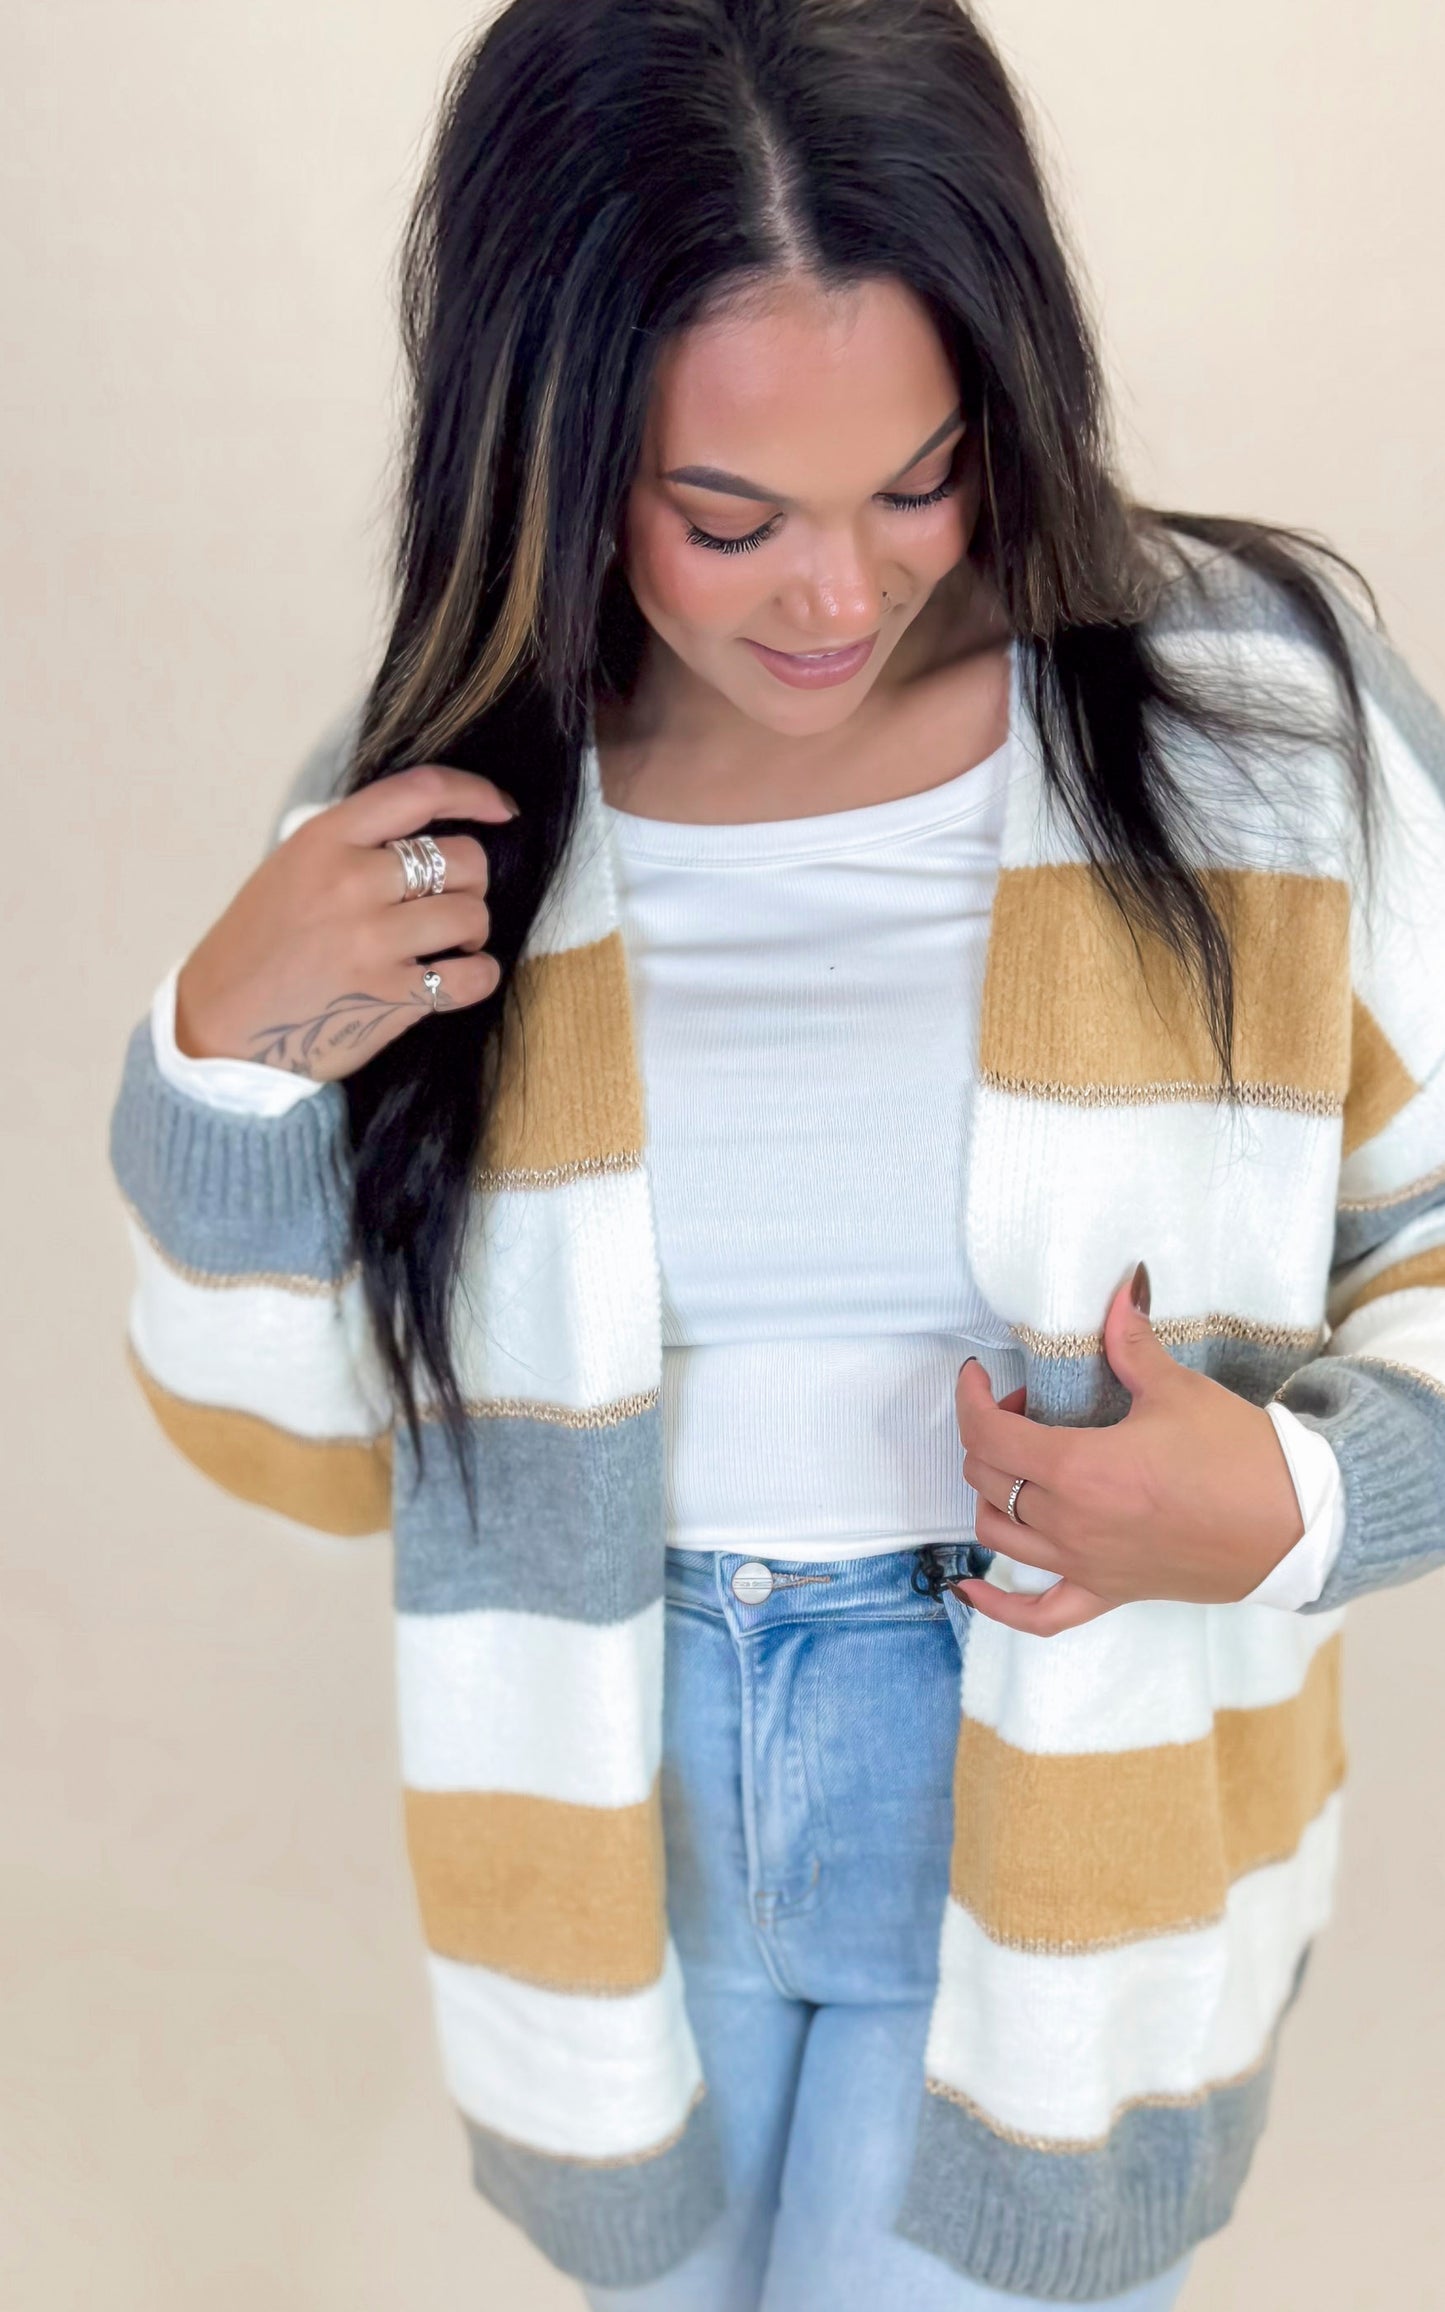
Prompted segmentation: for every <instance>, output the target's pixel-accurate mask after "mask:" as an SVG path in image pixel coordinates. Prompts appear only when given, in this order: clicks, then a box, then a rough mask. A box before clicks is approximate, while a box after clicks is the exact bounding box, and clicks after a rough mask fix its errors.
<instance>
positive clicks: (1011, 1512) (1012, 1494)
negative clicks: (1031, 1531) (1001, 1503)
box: [1004, 1477, 1028, 1525]
mask: <svg viewBox="0 0 1445 2312" xmlns="http://www.w3.org/2000/svg"><path fill="white" fill-rule="evenodd" d="M1027 1483H1028V1479H1027V1478H1026V1477H1016V1478H1015V1479H1014V1481H1013V1483H1012V1485H1011V1486H1010V1487H1009V1489H1008V1507H1007V1508H1006V1509H1005V1511H1004V1515H1005V1517H1011V1518H1012V1519H1013V1521H1014V1524H1015V1525H1022V1524H1023V1519H1022V1518H1021V1517H1020V1515H1019V1513H1018V1506H1017V1504H1018V1497H1019V1495H1020V1494H1021V1493H1022V1492H1023V1489H1024V1487H1025V1486H1026V1485H1027Z"/></svg>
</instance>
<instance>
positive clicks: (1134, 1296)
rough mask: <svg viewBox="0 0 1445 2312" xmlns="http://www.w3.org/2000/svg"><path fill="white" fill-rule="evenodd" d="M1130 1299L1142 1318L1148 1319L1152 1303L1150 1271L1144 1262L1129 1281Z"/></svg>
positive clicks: (1141, 1262)
mask: <svg viewBox="0 0 1445 2312" xmlns="http://www.w3.org/2000/svg"><path fill="white" fill-rule="evenodd" d="M1129 1298H1130V1300H1131V1301H1132V1302H1133V1303H1134V1306H1135V1308H1136V1309H1137V1310H1138V1311H1139V1314H1140V1316H1141V1317H1147V1316H1148V1314H1149V1303H1150V1292H1149V1271H1148V1269H1147V1268H1146V1267H1145V1266H1144V1263H1143V1261H1142V1260H1141V1261H1140V1263H1139V1266H1138V1267H1137V1268H1136V1269H1135V1271H1134V1274H1133V1276H1132V1277H1131V1278H1130V1280H1129Z"/></svg>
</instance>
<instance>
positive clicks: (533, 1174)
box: [476, 1152, 642, 1194]
mask: <svg viewBox="0 0 1445 2312" xmlns="http://www.w3.org/2000/svg"><path fill="white" fill-rule="evenodd" d="M641 1169H642V1156H641V1153H640V1152H638V1153H636V1154H624V1155H619V1156H588V1157H585V1158H583V1159H582V1160H581V1161H580V1162H578V1163H576V1164H553V1165H550V1166H549V1167H548V1169H547V1170H546V1171H545V1172H538V1171H535V1170H533V1171H518V1170H515V1169H514V1170H513V1171H511V1172H485V1171H483V1172H479V1173H478V1174H477V1181H476V1184H477V1186H478V1188H480V1189H482V1190H483V1191H484V1192H486V1193H490V1194H495V1193H496V1192H498V1191H499V1190H503V1189H508V1188H512V1189H536V1188H567V1187H570V1186H571V1184H572V1182H573V1181H574V1180H600V1179H605V1178H606V1177H607V1176H608V1175H609V1174H611V1173H615V1172H640V1171H641Z"/></svg>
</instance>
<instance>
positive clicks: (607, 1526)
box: [395, 1404, 664, 1622]
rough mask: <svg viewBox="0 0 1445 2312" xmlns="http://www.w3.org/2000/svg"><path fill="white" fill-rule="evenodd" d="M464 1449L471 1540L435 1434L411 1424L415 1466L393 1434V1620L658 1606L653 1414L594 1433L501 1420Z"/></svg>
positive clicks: (584, 1614) (659, 1500)
mask: <svg viewBox="0 0 1445 2312" xmlns="http://www.w3.org/2000/svg"><path fill="white" fill-rule="evenodd" d="M466 1450H467V1461H468V1466H469V1468H470V1471H471V1475H472V1480H473V1485H474V1489H475V1493H476V1499H477V1506H478V1530H477V1531H475V1532H474V1530H473V1528H472V1524H471V1520H470V1518H469V1516H468V1512H467V1502H466V1495H465V1492H464V1490H463V1486H462V1479H461V1473H460V1470H459V1469H458V1466H457V1461H456V1457H455V1455H454V1454H453V1452H452V1450H451V1448H450V1446H449V1444H448V1442H447V1439H446V1436H445V1434H444V1432H443V1431H442V1430H441V1428H440V1427H439V1426H438V1425H437V1424H435V1423H432V1422H428V1423H425V1424H424V1425H423V1428H422V1456H421V1463H420V1467H419V1466H418V1460H417V1456H416V1454H415V1452H414V1450H413V1448H412V1444H411V1441H410V1439H409V1438H408V1437H407V1435H406V1432H405V1430H404V1429H400V1430H398V1433H397V1441H396V1456H397V1459H396V1484H395V1518H396V1526H395V1530H396V1603H397V1608H398V1610H399V1611H400V1612H402V1613H411V1614H454V1613H466V1612H468V1611H470V1610H473V1609H475V1608H479V1607H484V1606H490V1607H494V1608H502V1609H510V1610H511V1611H513V1612H523V1613H534V1614H556V1615H558V1616H560V1617H561V1618H563V1619H565V1620H567V1621H575V1622H615V1621H621V1620H623V1619H624V1618H625V1617H626V1616H628V1615H630V1614H635V1613H638V1612H640V1611H641V1609H642V1607H643V1606H646V1605H651V1604H652V1603H653V1601H654V1599H656V1598H659V1597H661V1595H662V1585H663V1568H664V1552H663V1492H662V1424H661V1419H660V1416H659V1412H658V1408H657V1406H656V1405H655V1404H654V1405H650V1406H648V1408H647V1409H646V1411H645V1412H641V1413H637V1414H634V1415H633V1417H632V1418H631V1419H630V1420H627V1421H619V1422H617V1423H616V1425H615V1426H613V1427H610V1428H606V1429H567V1428H563V1427H561V1426H559V1425H558V1424H557V1423H555V1422H549V1421H534V1420H528V1419H526V1418H525V1417H524V1416H517V1417H513V1416H511V1415H506V1416H504V1417H503V1418H501V1419H497V1420H472V1421H469V1422H468V1424H467V1446H466ZM418 1477H420V1480H421V1482H420V1484H418Z"/></svg>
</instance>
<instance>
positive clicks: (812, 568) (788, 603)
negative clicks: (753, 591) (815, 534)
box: [779, 533, 883, 650]
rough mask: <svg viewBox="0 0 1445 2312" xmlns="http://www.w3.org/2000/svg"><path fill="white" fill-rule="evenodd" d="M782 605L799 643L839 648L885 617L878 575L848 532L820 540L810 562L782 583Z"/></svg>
mask: <svg viewBox="0 0 1445 2312" xmlns="http://www.w3.org/2000/svg"><path fill="white" fill-rule="evenodd" d="M779 602H780V607H781V609H782V612H783V615H784V617H785V618H786V620H787V622H788V625H789V627H790V628H791V630H792V631H793V632H794V633H796V634H797V635H798V636H799V637H800V638H802V637H806V640H805V641H804V640H801V639H800V642H799V648H801V649H807V648H809V647H811V648H815V649H818V650H841V649H843V648H845V647H846V645H847V644H848V643H850V642H862V641H863V640H864V639H865V637H866V636H867V635H870V634H873V633H875V632H876V631H877V628H878V625H879V623H880V621H881V619H882V616H883V587H882V578H881V574H880V572H879V571H878V569H877V568H876V567H875V566H874V564H873V561H872V559H871V557H870V556H869V555H867V554H866V553H864V552H863V550H862V548H861V546H860V544H859V542H858V541H857V540H856V539H855V538H853V537H852V536H851V535H848V534H847V533H840V534H838V535H835V536H833V537H830V538H827V539H819V540H818V542H817V544H816V546H815V549H814V551H813V553H812V554H811V555H810V557H809V559H808V561H807V562H806V563H804V564H801V565H800V566H799V567H798V568H797V569H796V570H794V571H793V572H792V573H791V575H790V576H789V577H788V579H787V580H786V581H785V582H784V585H783V587H782V589H781V593H780V596H779Z"/></svg>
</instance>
